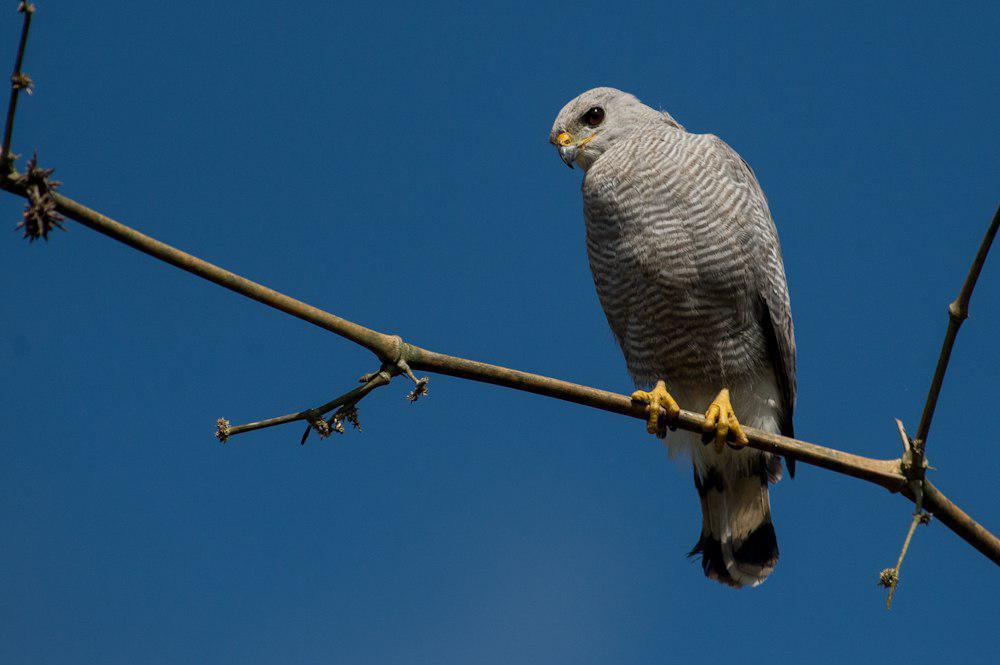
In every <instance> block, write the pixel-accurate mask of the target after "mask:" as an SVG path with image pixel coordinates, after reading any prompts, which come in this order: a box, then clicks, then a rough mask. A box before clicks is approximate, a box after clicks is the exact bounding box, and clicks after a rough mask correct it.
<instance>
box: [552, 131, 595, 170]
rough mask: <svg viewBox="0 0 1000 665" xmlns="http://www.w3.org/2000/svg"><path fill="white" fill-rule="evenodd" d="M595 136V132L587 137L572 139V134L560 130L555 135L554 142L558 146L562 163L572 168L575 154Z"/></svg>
mask: <svg viewBox="0 0 1000 665" xmlns="http://www.w3.org/2000/svg"><path fill="white" fill-rule="evenodd" d="M596 136H597V133H596V132H595V133H593V134H591V135H590V136H588V137H587V138H585V139H583V140H580V141H574V140H573V135H572V134H570V133H569V132H560V133H559V135H558V136H557V137H556V140H555V143H556V146H557V147H558V148H559V157H560V159H562V160H563V164H565V165H566V166H568V167H570V168H573V162H575V161H576V158H577V156H578V155H579V154H580V150H581V149H582V148H583V146H585V145H587V144H588V143H590V142H591V141H593V140H594V138H595V137H596Z"/></svg>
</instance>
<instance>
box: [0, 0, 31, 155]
mask: <svg viewBox="0 0 1000 665" xmlns="http://www.w3.org/2000/svg"><path fill="white" fill-rule="evenodd" d="M17 11H19V12H21V13H22V14H24V22H23V23H22V24H21V40H20V42H18V45H17V56H16V57H15V59H14V73H13V74H11V76H10V101H9V102H8V104H7V120H6V122H4V126H3V144H2V145H0V173H4V174H6V173H7V172H8V171H10V170H11V169H12V168H13V166H14V158H13V156H12V155H11V154H10V142H11V139H12V137H13V135H14V115H15V114H16V113H17V96H18V93H20V92H21V91H22V90H26V91H27V92H29V93H30V92H31V79H30V78H28V76H27V75H26V74H24V73H23V72H22V71H21V65H22V64H24V49H25V48H26V47H27V45H28V29H29V28H31V17H32V15H34V13H35V6H34V5H33V4H31V3H29V2H22V3H21V4H19V5H18V6H17Z"/></svg>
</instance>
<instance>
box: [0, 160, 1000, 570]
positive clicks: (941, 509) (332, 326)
mask: <svg viewBox="0 0 1000 665" xmlns="http://www.w3.org/2000/svg"><path fill="white" fill-rule="evenodd" d="M18 178H19V176H18V174H16V173H14V174H12V175H11V176H8V177H7V178H0V189H4V190H6V191H8V192H11V193H14V194H17V195H19V196H25V195H26V194H25V192H24V191H23V188H21V187H20V186H19V185H18V182H19V180H18ZM52 196H53V200H54V202H55V205H56V208H57V210H58V211H59V212H61V213H62V214H63V215H65V216H66V217H69V218H70V219H73V220H75V221H77V222H79V223H80V224H82V225H84V226H86V227H88V228H90V229H93V230H95V231H97V232H99V233H101V234H103V235H106V236H108V237H109V238H113V239H115V240H117V241H119V242H121V243H124V244H126V245H128V246H130V247H133V248H135V249H138V250H139V251H141V252H143V253H145V254H148V255H150V256H152V257H154V258H156V259H159V260H161V261H164V262H166V263H169V264H171V265H173V266H176V267H178V268H181V269H182V270H185V271H187V272H189V273H191V274H193V275H196V276H198V277H201V278H202V279H206V280H208V281H210V282H214V283H215V284H218V285H220V286H223V287H225V288H227V289H229V290H231V291H234V292H236V293H239V294H240V295H243V296H246V297H247V298H250V299H251V300H256V301H257V302H260V303H262V304H264V305H267V306H269V307H273V308H274V309H277V310H280V311H282V312H285V313H287V314H290V315H292V316H295V317H297V318H299V319H302V320H303V321H306V322H308V323H311V324H313V325H315V326H318V327H320V328H323V329H324V330H329V331H330V332H333V333H335V334H337V335H340V336H341V337H343V338H345V339H347V340H349V341H352V342H354V343H355V344H358V345H360V346H363V347H365V348H366V349H368V350H369V351H371V352H372V353H374V354H375V355H376V356H378V358H379V360H380V361H381V362H382V363H383V365H384V366H388V367H390V368H393V373H394V374H399V373H404V372H405V370H404V369H402V367H401V364H406V365H407V366H408V367H409V368H411V369H413V370H422V371H428V372H434V373H436V374H444V375H446V376H453V377H456V378H460V379H468V380H472V381H479V382H482V383H491V384H493V385H497V386H503V387H505V388H512V389H514V390H522V391H525V392H530V393H534V394H536V395H544V396H546V397H552V398H555V399H560V400H563V401H567V402H573V403H576V404H581V405H583V406H589V407H593V408H596V409H601V410H603V411H609V412H611V413H617V414H621V415H625V416H630V417H632V418H636V419H638V420H645V419H646V415H647V414H646V407H645V405H643V404H639V403H636V402H633V401H632V400H631V399H630V398H629V397H628V396H626V395H620V394H617V393H612V392H608V391H606V390H600V389H598V388H591V387H589V386H582V385H579V384H575V383H570V382H568V381H561V380H559V379H554V378H551V377H547V376H542V375H539V374H532V373H529V372H522V371H520V370H515V369H509V368H507V367H500V366H498V365H491V364H488V363H482V362H478V361H475V360H468V359H466V358H459V357H455V356H449V355H445V354H442V353H437V352H435V351H431V350H428V349H424V348H421V347H419V346H415V345H412V344H408V343H406V342H404V341H402V340H401V339H400V338H399V337H397V336H394V335H387V334H384V333H381V332H378V331H375V330H371V329H369V328H366V327H364V326H361V325H358V324H356V323H353V322H351V321H348V320H346V319H343V318H341V317H338V316H335V315H334V314H331V313H329V312H325V311H323V310H321V309H319V308H317V307H313V306H312V305H309V304H306V303H304V302H302V301H300V300H296V299H295V298H291V297H289V296H286V295H284V294H282V293H279V292H277V291H275V290H273V289H270V288H268V287H266V286H263V285H262V284H258V283H257V282H253V281H251V280H249V279H246V278H245V277H241V276H239V275H237V274H235V273H233V272H230V271H228V270H225V269H224V268H221V267H219V266H216V265H214V264H211V263H209V262H207V261H204V260H203V259H199V258H198V257H196V256H193V255H191V254H188V253H186V252H183V251H181V250H179V249H177V248H175V247H171V246H170V245H167V244H166V243H163V242H160V241H159V240H156V239H154V238H151V237H150V236H147V235H145V234H143V233H140V232H139V231H136V230H135V229H132V228H130V227H128V226H126V225H124V224H122V223H120V222H117V221H115V220H113V219H111V218H110V217H107V216H105V215H102V214H100V213H98V212H96V211H94V210H91V209H90V208H88V207H86V206H84V205H82V204H80V203H77V202H76V201H74V200H72V199H69V198H67V197H65V196H62V195H60V194H53V195H52ZM338 399H339V398H338ZM330 404H331V405H332V403H330ZM331 408H332V406H331ZM308 412H309V410H308V409H307V410H305V411H300V412H297V413H294V414H288V415H287V416H282V417H280V418H277V419H269V420H265V421H260V422H259V423H255V424H253V425H254V426H253V427H252V429H259V428H261V427H269V426H273V425H277V424H282V423H287V422H293V421H299V420H305V419H307V418H306V414H307V413H308ZM664 416H665V413H664ZM704 421H705V419H704V417H703V416H702V415H701V414H697V413H692V412H690V411H682V412H681V414H680V416H679V417H678V418H677V420H676V421H675V422H674V423H673V425H674V426H676V427H678V428H680V429H683V430H687V431H689V432H697V433H701V432H702V425H703V424H704ZM242 427H243V428H244V429H242V430H240V431H248V430H249V429H251V427H250V426H249V425H247V426H242ZM233 429H234V428H230V430H229V436H233V435H234V431H233ZM744 430H745V432H746V434H747V437H748V438H749V439H750V446H751V447H753V448H756V449H758V450H763V451H766V452H770V453H775V454H777V455H782V456H784V457H790V458H793V459H796V460H799V461H801V462H803V463H805V464H811V465H813V466H818V467H821V468H824V469H828V470H830V471H835V472H837V473H842V474H844V475H848V476H851V477H853V478H859V479H861V480H866V481H868V482H870V483H874V484H876V485H879V486H881V487H884V488H886V489H888V490H889V491H891V492H901V493H903V494H904V495H905V496H907V497H908V498H910V499H911V500H914V497H913V496H912V492H911V491H910V490H909V489H908V488H907V482H908V478H907V477H906V475H904V473H903V471H902V468H901V460H899V459H871V458H867V457H862V456H860V455H853V454H851V453H847V452H843V451H840V450H835V449H832V448H827V447H824V446H820V445H816V444H814V443H809V442H806V441H799V440H797V439H790V438H788V437H784V436H780V435H777V434H772V433H769V432H763V431H761V430H757V429H753V428H750V427H746V428H744ZM236 433H238V432H236ZM926 485H927V489H926V491H925V496H924V505H925V507H926V508H927V509H928V510H930V511H931V512H933V513H934V514H935V515H937V516H938V517H939V518H940V519H941V522H942V523H943V524H945V525H946V526H948V528H950V529H951V530H953V531H954V532H955V533H957V534H958V535H959V536H960V537H962V538H963V539H965V540H966V541H968V542H969V543H970V544H972V545H973V546H974V547H975V548H976V549H978V550H979V551H980V552H982V553H983V554H984V555H986V556H987V557H989V558H990V560H992V561H993V562H994V563H996V564H998V565H1000V540H998V539H997V538H996V536H994V535H993V534H991V533H990V532H989V531H987V530H986V529H985V528H983V527H982V526H981V525H979V524H978V523H977V522H975V520H973V519H972V518H971V517H969V516H968V515H966V514H965V513H964V512H963V511H962V510H961V509H959V508H958V507H957V506H955V505H954V504H953V503H952V502H951V501H949V500H948V499H947V498H946V497H945V496H944V495H943V494H941V493H940V492H939V491H938V490H937V489H936V488H934V487H933V485H931V484H930V483H929V482H928V483H926Z"/></svg>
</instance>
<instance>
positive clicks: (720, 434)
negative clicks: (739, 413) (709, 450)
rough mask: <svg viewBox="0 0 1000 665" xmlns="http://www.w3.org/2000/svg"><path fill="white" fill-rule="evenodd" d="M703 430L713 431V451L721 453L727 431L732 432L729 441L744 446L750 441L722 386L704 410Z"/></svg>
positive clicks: (727, 434)
mask: <svg viewBox="0 0 1000 665" xmlns="http://www.w3.org/2000/svg"><path fill="white" fill-rule="evenodd" d="M704 429H705V432H713V431H714V432H715V452H717V453H721V452H722V447H723V446H724V445H725V444H726V439H727V437H728V436H729V433H730V432H732V433H733V439H734V441H732V442H731V443H732V444H734V445H736V446H745V445H747V444H748V443H750V440H749V439H748V438H747V435H746V433H744V432H743V427H742V426H741V425H740V421H739V420H737V419H736V412H735V411H733V405H732V402H730V401H729V389H728V388H723V389H722V390H720V391H719V394H718V395H716V397H715V399H714V400H712V404H711V406H709V407H708V411H706V412H705V424H704Z"/></svg>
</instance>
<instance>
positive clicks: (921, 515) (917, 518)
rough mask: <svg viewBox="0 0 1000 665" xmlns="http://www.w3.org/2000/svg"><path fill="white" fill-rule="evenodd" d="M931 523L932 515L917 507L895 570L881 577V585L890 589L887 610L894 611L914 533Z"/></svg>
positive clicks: (889, 570) (884, 573)
mask: <svg viewBox="0 0 1000 665" xmlns="http://www.w3.org/2000/svg"><path fill="white" fill-rule="evenodd" d="M928 521H930V515H928V514H927V513H925V512H923V511H922V510H921V509H920V505H917V510H916V512H914V513H913V519H912V520H911V521H910V530H909V531H907V532H906V540H904V541H903V549H902V551H901V552H900V553H899V560H898V561H897V562H896V567H895V568H887V569H885V570H883V571H882V575H881V576H880V577H881V579H880V581H879V582H880V584H881V585H882V586H885V587H889V597H888V598H886V600H885V609H887V610H891V609H892V597H893V595H895V593H896V587H898V586H899V570H900V569H901V568H902V567H903V559H904V558H906V551H907V550H908V549H910V540H911V539H912V538H913V532H914V531H916V530H917V525H918V524H927V522H928Z"/></svg>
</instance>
